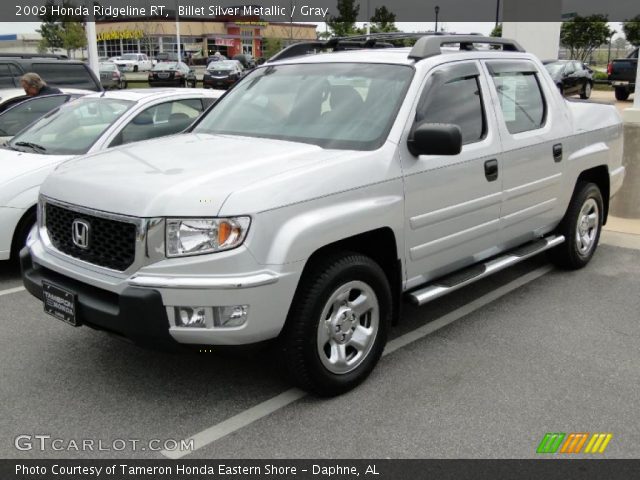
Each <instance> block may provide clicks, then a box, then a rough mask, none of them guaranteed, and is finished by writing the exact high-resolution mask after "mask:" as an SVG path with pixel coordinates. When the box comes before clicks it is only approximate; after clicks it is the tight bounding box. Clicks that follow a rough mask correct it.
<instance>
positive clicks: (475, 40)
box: [267, 32, 525, 63]
mask: <svg viewBox="0 0 640 480" xmlns="http://www.w3.org/2000/svg"><path fill="white" fill-rule="evenodd" d="M404 39H417V42H416V43H415V45H414V46H413V48H412V50H411V53H410V54H409V58H412V59H414V60H416V61H418V60H422V59H423V58H428V57H431V56H434V55H439V54H440V53H442V51H441V47H442V46H443V45H447V44H460V50H473V48H474V47H473V45H474V44H485V45H493V46H498V45H500V46H502V49H503V50H505V51H514V52H524V51H525V50H524V49H523V48H522V47H521V46H520V45H519V44H518V43H517V42H515V41H514V40H507V39H503V38H498V37H483V36H482V35H480V34H478V33H466V34H457V33H444V32H417V33H405V32H390V33H372V34H369V35H352V36H348V37H334V38H330V39H328V40H312V41H309V42H299V43H294V44H293V45H290V46H288V47H286V48H284V49H283V50H280V51H279V52H278V53H276V54H275V55H274V56H272V57H271V58H270V59H269V60H268V61H267V62H268V63H271V62H275V61H277V60H284V59H286V58H292V57H299V56H304V55H311V54H314V53H318V52H319V51H320V52H326V51H333V52H336V51H340V50H355V49H365V48H393V47H395V46H396V45H394V44H393V43H391V42H394V41H396V42H397V41H399V40H404ZM402 46H404V45H402Z"/></svg>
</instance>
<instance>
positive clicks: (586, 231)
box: [551, 182, 604, 270]
mask: <svg viewBox="0 0 640 480" xmlns="http://www.w3.org/2000/svg"><path fill="white" fill-rule="evenodd" d="M603 219H604V202H603V201H602V193H601V192H600V189H599V188H598V186H597V185H596V184H594V183H586V182H581V183H579V184H578V185H577V186H576V190H575V192H574V194H573V198H572V199H571V202H570V203H569V208H568V209H567V212H566V213H565V216H564V219H563V220H562V222H561V223H560V225H559V226H558V230H557V232H558V233H559V234H561V235H564V238H565V241H564V243H563V244H561V245H559V246H558V247H556V248H555V249H553V250H552V251H551V258H552V260H553V261H554V263H556V264H557V265H558V266H560V267H563V268H567V269H570V270H576V269H579V268H582V267H584V266H585V265H586V264H587V263H589V261H590V260H591V258H592V257H593V254H594V253H595V251H596V248H597V247H598V241H599V240H600V232H601V230H602V223H603Z"/></svg>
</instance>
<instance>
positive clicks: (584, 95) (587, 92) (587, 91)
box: [580, 82, 592, 100]
mask: <svg viewBox="0 0 640 480" xmlns="http://www.w3.org/2000/svg"><path fill="white" fill-rule="evenodd" d="M591 89H592V87H591V82H585V84H584V87H582V92H581V93H580V98H581V99H583V100H588V99H589V98H591Z"/></svg>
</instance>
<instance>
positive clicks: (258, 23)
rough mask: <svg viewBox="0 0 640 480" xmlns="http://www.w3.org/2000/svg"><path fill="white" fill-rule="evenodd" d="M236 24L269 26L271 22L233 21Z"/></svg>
mask: <svg viewBox="0 0 640 480" xmlns="http://www.w3.org/2000/svg"><path fill="white" fill-rule="evenodd" d="M233 23H235V24H236V25H242V26H255V27H268V26H269V22H233Z"/></svg>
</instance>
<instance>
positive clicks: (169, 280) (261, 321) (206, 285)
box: [21, 238, 303, 345]
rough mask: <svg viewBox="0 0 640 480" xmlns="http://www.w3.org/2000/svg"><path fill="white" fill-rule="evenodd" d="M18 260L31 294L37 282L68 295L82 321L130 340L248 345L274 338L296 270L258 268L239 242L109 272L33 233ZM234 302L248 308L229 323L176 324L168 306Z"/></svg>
mask: <svg viewBox="0 0 640 480" xmlns="http://www.w3.org/2000/svg"><path fill="white" fill-rule="evenodd" d="M21 265H22V270H23V279H24V284H25V287H26V288H27V290H28V291H29V292H31V293H32V294H33V295H35V296H36V297H38V298H42V281H43V280H47V281H49V282H50V283H53V284H55V285H59V286H60V287H62V288H64V289H66V290H69V291H72V292H74V293H76V294H77V299H78V309H77V317H78V319H79V320H80V321H81V322H82V323H85V324H87V325H89V326H92V327H95V328H100V329H103V330H108V331H112V332H115V333H119V334H121V335H123V336H126V337H128V338H131V339H132V340H134V341H136V342H137V343H145V344H155V343H162V344H166V343H167V341H168V343H172V342H173V343H182V344H191V345H249V344H254V343H260V342H263V341H265V340H269V339H272V338H275V337H277V336H278V334H279V333H280V330H281V329H282V326H283V325H284V321H285V319H286V317H287V314H288V309H289V305H290V304H291V300H292V298H293V295H294V293H295V289H296V286H297V282H298V280H299V276H300V271H301V269H302V267H303V265H302V263H292V264H288V265H286V266H284V267H281V268H280V269H264V268H263V267H262V268H261V267H260V265H258V264H257V263H255V260H254V259H253V256H252V255H251V254H250V253H249V252H248V251H247V250H246V249H245V248H244V247H240V248H237V249H234V250H230V251H227V252H221V253H219V254H215V255H202V256H196V257H184V258H180V259H172V260H164V261H160V262H157V263H154V264H151V265H147V266H144V267H142V268H140V269H138V270H137V271H136V272H135V273H133V274H124V273H123V274H114V273H113V272H107V271H105V270H104V269H101V268H98V267H96V266H94V265H90V264H87V263H84V262H82V261H80V260H77V259H73V258H71V257H68V256H66V255H64V254H62V253H61V252H58V251H57V250H55V249H52V248H51V247H45V245H44V244H43V242H42V240H41V239H40V238H37V239H35V240H34V241H32V242H31V243H29V245H28V247H27V248H26V249H24V250H23V252H22V253H21ZM222 272H233V274H231V273H229V274H223V273H222ZM237 305H248V307H249V314H248V317H247V320H246V322H245V323H244V324H243V325H241V326H237V327H222V326H208V327H207V328H194V327H184V326H179V325H178V324H177V322H176V319H175V307H185V306H187V307H195V306H197V307H212V308H215V307H229V306H237Z"/></svg>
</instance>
